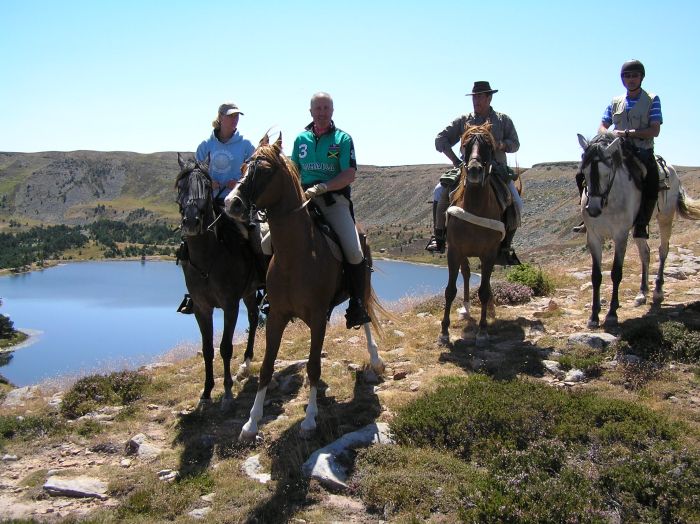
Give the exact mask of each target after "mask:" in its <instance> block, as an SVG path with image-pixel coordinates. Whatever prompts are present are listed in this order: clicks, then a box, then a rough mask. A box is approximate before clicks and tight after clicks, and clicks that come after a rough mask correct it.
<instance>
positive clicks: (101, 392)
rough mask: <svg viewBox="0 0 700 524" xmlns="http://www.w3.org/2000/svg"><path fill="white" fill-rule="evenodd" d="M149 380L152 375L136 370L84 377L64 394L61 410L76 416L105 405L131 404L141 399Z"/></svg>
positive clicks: (73, 416)
mask: <svg viewBox="0 0 700 524" xmlns="http://www.w3.org/2000/svg"><path fill="white" fill-rule="evenodd" d="M149 383H150V378H149V377H147V376H146V375H143V374H140V373H138V372H135V371H119V372H116V373H111V374H109V375H89V376H87V377H83V378H81V379H80V380H78V381H77V382H76V383H75V384H74V385H73V387H71V388H70V390H68V392H67V393H66V395H65V396H64V397H63V402H62V403H61V413H62V414H63V415H64V416H65V417H67V418H70V419H75V418H78V417H82V416H83V415H85V414H87V413H90V412H91V411H94V410H96V409H98V408H99V407H101V406H110V405H111V406H113V405H128V404H130V403H132V402H134V401H136V400H138V399H139V398H141V396H142V395H143V393H144V390H145V388H146V386H147V385H148V384H149Z"/></svg>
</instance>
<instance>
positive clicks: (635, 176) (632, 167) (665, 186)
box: [623, 143, 671, 191]
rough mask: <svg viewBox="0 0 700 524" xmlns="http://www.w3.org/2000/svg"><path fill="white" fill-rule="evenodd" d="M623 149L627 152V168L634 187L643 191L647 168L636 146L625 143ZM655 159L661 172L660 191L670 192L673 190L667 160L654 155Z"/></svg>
mask: <svg viewBox="0 0 700 524" xmlns="http://www.w3.org/2000/svg"><path fill="white" fill-rule="evenodd" d="M623 148H624V152H625V159H624V162H625V166H626V167H627V170H628V171H629V172H630V176H631V177H632V180H633V181H634V185H635V186H636V187H637V189H639V190H640V191H641V190H642V185H643V181H644V177H645V176H646V168H645V167H644V164H643V163H642V161H641V160H640V159H639V157H638V156H637V154H636V151H635V148H634V146H631V145H627V144H626V143H623ZM654 157H655V158H656V165H657V166H658V170H659V191H668V190H669V189H671V172H670V171H669V170H668V165H666V160H664V158H663V157H662V156H661V155H654Z"/></svg>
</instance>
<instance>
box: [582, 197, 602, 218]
mask: <svg viewBox="0 0 700 524" xmlns="http://www.w3.org/2000/svg"><path fill="white" fill-rule="evenodd" d="M585 209H586V213H588V216H590V217H593V218H595V217H597V216H600V213H601V211H602V209H601V208H600V206H597V205H595V204H594V203H593V202H591V201H590V200H589V201H588V204H587V205H586V208H585Z"/></svg>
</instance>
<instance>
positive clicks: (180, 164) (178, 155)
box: [177, 153, 187, 169]
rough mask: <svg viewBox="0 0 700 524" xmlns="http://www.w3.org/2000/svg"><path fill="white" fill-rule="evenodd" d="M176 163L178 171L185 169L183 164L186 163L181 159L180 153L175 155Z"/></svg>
mask: <svg viewBox="0 0 700 524" xmlns="http://www.w3.org/2000/svg"><path fill="white" fill-rule="evenodd" d="M177 163H178V164H179V166H180V169H185V164H186V163H187V162H185V159H184V158H182V155H181V154H180V153H178V154H177Z"/></svg>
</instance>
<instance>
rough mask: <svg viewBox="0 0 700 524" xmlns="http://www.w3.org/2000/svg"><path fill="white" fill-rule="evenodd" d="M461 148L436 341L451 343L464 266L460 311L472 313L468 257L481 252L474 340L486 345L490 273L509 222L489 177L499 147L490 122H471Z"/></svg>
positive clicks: (448, 229) (448, 219) (465, 314)
mask: <svg viewBox="0 0 700 524" xmlns="http://www.w3.org/2000/svg"><path fill="white" fill-rule="evenodd" d="M460 149H461V151H462V158H464V159H465V162H466V166H464V165H463V167H462V176H461V178H460V184H459V186H458V187H457V189H456V190H455V192H454V194H453V195H452V199H451V204H452V206H451V207H450V208H449V209H448V210H447V213H448V217H447V246H448V249H447V264H448V268H449V276H448V281H447V286H446V287H445V312H444V314H443V317H442V324H441V325H442V330H441V332H440V337H439V338H438V342H439V343H440V344H448V343H449V341H450V334H449V327H450V308H451V307H452V301H453V300H454V299H455V296H456V295H457V276H458V272H459V271H460V270H461V272H462V279H463V280H464V298H463V305H464V309H463V311H462V313H461V316H462V318H468V317H469V277H470V276H471V270H470V267H469V260H468V258H467V257H478V258H479V260H480V261H481V283H480V285H479V300H480V302H481V319H480V321H479V329H478V331H477V334H476V343H477V344H478V345H482V344H486V343H487V342H488V331H487V321H486V315H487V311H488V309H489V304H490V303H491V301H492V295H491V273H492V272H493V266H494V265H495V263H496V257H497V255H498V248H499V246H500V244H501V240H502V239H503V237H504V236H505V227H504V225H503V222H502V221H501V216H502V214H503V210H502V209H501V206H500V204H499V203H498V200H497V198H496V193H495V191H494V190H493V188H492V187H491V182H490V176H491V164H492V161H493V159H494V152H495V141H494V138H493V136H492V135H491V124H490V123H486V124H483V125H480V126H469V127H467V129H466V130H465V131H464V133H463V134H462V138H461V146H460Z"/></svg>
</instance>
